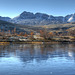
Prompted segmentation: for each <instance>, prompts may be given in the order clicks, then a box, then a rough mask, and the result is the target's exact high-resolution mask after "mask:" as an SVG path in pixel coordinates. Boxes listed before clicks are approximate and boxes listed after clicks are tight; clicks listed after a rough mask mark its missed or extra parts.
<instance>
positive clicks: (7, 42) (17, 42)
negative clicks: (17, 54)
mask: <svg viewBox="0 0 75 75" xmlns="http://www.w3.org/2000/svg"><path fill="white" fill-rule="evenodd" d="M11 43H12V44H57V43H75V41H14V42H13V41H0V45H8V44H11Z"/></svg>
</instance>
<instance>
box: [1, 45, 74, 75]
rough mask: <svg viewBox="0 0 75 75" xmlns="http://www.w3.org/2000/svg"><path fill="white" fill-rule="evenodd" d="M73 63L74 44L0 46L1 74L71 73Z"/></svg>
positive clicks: (47, 74)
mask: <svg viewBox="0 0 75 75" xmlns="http://www.w3.org/2000/svg"><path fill="white" fill-rule="evenodd" d="M74 65H75V44H48V45H46V44H44V45H34V44H11V45H7V46H3V45H2V46H0V69H1V71H0V74H1V75H50V74H51V75H57V74H61V75H73V74H75V72H74V70H75V66H74ZM15 66H16V67H15ZM9 70H10V72H9ZM4 72H5V73H4ZM63 72H64V73H63ZM6 73H7V74H6Z"/></svg>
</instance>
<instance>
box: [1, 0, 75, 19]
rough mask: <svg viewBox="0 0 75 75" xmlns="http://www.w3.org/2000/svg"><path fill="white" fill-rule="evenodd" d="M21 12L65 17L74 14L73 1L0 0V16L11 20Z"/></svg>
mask: <svg viewBox="0 0 75 75" xmlns="http://www.w3.org/2000/svg"><path fill="white" fill-rule="evenodd" d="M23 11H28V12H33V13H36V12H41V13H47V14H49V15H54V16H58V15H59V16H65V15H67V14H72V13H75V0H0V16H8V17H11V18H13V17H15V16H18V15H19V14H21V13H22V12H23Z"/></svg>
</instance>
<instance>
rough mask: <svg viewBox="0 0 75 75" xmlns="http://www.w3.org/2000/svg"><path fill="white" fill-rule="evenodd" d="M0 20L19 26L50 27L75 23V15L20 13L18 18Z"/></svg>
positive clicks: (2, 18) (1, 18)
mask: <svg viewBox="0 0 75 75" xmlns="http://www.w3.org/2000/svg"><path fill="white" fill-rule="evenodd" d="M0 20H3V21H8V22H11V23H16V24H21V25H50V24H65V23H68V22H75V14H71V15H67V16H65V17H63V16H53V15H48V14H44V13H35V14H34V13H31V12H26V11H24V12H22V13H21V14H20V15H19V16H17V17H14V18H13V19H11V18H9V17H0Z"/></svg>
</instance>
